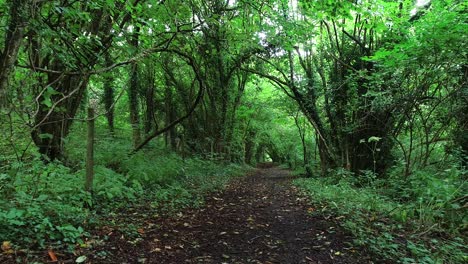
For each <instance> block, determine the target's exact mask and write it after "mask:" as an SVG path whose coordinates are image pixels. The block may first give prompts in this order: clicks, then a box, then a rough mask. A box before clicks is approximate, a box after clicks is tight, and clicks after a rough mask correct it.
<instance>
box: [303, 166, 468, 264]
mask: <svg viewBox="0 0 468 264" xmlns="http://www.w3.org/2000/svg"><path fill="white" fill-rule="evenodd" d="M432 173H434V171H433V172H432ZM432 173H431V172H430V171H418V172H417V173H415V174H414V175H412V176H411V178H410V179H404V178H401V176H400V177H398V178H397V177H396V176H395V178H390V179H385V180H381V179H380V180H375V179H374V180H372V181H369V183H368V184H366V185H362V183H363V182H365V180H363V179H362V177H368V176H365V174H366V173H363V176H359V175H353V174H352V173H350V172H348V171H345V170H337V171H334V172H333V173H332V174H331V175H330V176H329V177H327V178H313V179H300V180H296V181H295V184H296V185H298V186H299V187H300V188H301V189H302V190H304V192H305V193H306V194H307V195H308V196H310V197H311V199H312V201H313V202H314V203H317V204H318V205H319V206H321V208H322V209H321V210H317V211H318V212H320V213H321V214H323V213H331V214H333V215H337V216H343V217H342V218H343V219H344V220H343V223H342V224H343V226H344V227H345V228H346V229H348V230H349V231H350V232H352V233H353V234H354V236H355V243H356V244H357V245H360V246H366V247H368V248H369V249H370V250H371V251H372V252H374V253H375V254H376V255H378V256H379V257H380V258H382V259H386V260H392V261H398V262H399V263H462V262H463V261H465V260H466V258H467V257H468V256H467V255H466V250H467V248H466V241H465V239H466V237H465V238H463V235H462V233H463V232H464V231H463V230H465V229H466V225H467V218H466V214H465V213H464V212H463V209H461V207H462V206H463V204H461V202H462V201H461V200H463V195H464V194H466V188H467V186H466V183H465V182H463V181H461V180H460V175H461V174H462V173H464V172H463V171H460V170H459V169H457V168H455V167H454V168H452V169H450V170H446V171H445V172H442V173H441V172H440V171H437V172H436V173H435V174H432ZM400 175H401V174H400ZM356 186H360V187H356ZM440 232H445V236H444V238H440V237H439V234H440Z"/></svg>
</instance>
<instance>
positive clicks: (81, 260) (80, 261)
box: [75, 256, 88, 263]
mask: <svg viewBox="0 0 468 264" xmlns="http://www.w3.org/2000/svg"><path fill="white" fill-rule="evenodd" d="M86 259H88V258H87V257H86V256H79V257H78V258H77V259H76V260H75V262H76V263H83V262H85V261H86Z"/></svg>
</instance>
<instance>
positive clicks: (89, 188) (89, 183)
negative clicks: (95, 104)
mask: <svg viewBox="0 0 468 264" xmlns="http://www.w3.org/2000/svg"><path fill="white" fill-rule="evenodd" d="M87 122H88V139H87V141H88V142H87V152H86V181H85V191H86V192H89V193H92V192H93V180H94V109H93V108H91V107H90V108H88V120H87Z"/></svg>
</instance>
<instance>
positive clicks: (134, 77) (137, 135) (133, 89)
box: [128, 27, 141, 147]
mask: <svg viewBox="0 0 468 264" xmlns="http://www.w3.org/2000/svg"><path fill="white" fill-rule="evenodd" d="M138 37H139V28H138V27H137V28H136V29H135V33H134V34H133V36H132V39H131V41H130V45H132V46H133V48H134V49H135V51H136V52H137V50H138V46H139V40H138ZM138 75H139V74H138V63H137V62H135V63H133V64H132V65H131V68H130V87H129V92H128V93H129V94H128V95H129V104H130V105H129V106H130V124H131V126H132V133H133V147H136V146H138V145H139V144H140V142H141V132H140V113H139V109H138V90H139V89H138V88H139V87H138V86H139V85H138V81H139V76H138Z"/></svg>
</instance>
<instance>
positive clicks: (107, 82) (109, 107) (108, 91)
mask: <svg viewBox="0 0 468 264" xmlns="http://www.w3.org/2000/svg"><path fill="white" fill-rule="evenodd" d="M105 60H106V66H110V65H112V59H111V57H110V54H109V53H106V55H105ZM107 74H108V75H107V76H105V78H104V108H105V110H106V119H107V124H108V126H109V131H110V133H111V134H114V77H113V76H112V75H111V73H107Z"/></svg>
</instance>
